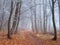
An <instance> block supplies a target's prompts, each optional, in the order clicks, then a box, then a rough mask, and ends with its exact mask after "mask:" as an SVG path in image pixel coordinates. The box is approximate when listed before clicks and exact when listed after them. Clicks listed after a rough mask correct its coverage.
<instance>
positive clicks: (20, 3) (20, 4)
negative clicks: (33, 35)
mask: <svg viewBox="0 0 60 45" xmlns="http://www.w3.org/2000/svg"><path fill="white" fill-rule="evenodd" d="M21 6H22V0H20V2H19V15H18V21H17V25H16V30H15V33H17V30H18V26H19V21H20V15H21V13H20V12H21Z"/></svg>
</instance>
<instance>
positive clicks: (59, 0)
mask: <svg viewBox="0 0 60 45" xmlns="http://www.w3.org/2000/svg"><path fill="white" fill-rule="evenodd" d="M58 7H59V31H60V0H58Z"/></svg>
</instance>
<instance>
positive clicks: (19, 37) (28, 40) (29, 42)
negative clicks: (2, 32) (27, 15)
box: [0, 31, 42, 45]
mask: <svg viewBox="0 0 60 45" xmlns="http://www.w3.org/2000/svg"><path fill="white" fill-rule="evenodd" d="M0 45H42V41H41V40H40V39H39V38H37V37H36V36H34V35H33V34H32V33H31V32H29V31H22V32H20V33H18V34H16V35H13V36H12V39H11V40H8V39H4V40H1V41H0Z"/></svg>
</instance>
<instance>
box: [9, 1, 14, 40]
mask: <svg viewBox="0 0 60 45" xmlns="http://www.w3.org/2000/svg"><path fill="white" fill-rule="evenodd" d="M12 13H13V1H12V0H11V10H10V16H9V19H8V38H9V39H10V38H11V37H10V32H11V29H10V21H11V16H12Z"/></svg>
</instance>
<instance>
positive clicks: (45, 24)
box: [43, 0, 47, 33]
mask: <svg viewBox="0 0 60 45" xmlns="http://www.w3.org/2000/svg"><path fill="white" fill-rule="evenodd" d="M46 4H47V0H46V1H45V0H43V20H44V21H43V28H44V33H46V32H47V11H46V9H47V6H46Z"/></svg>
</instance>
